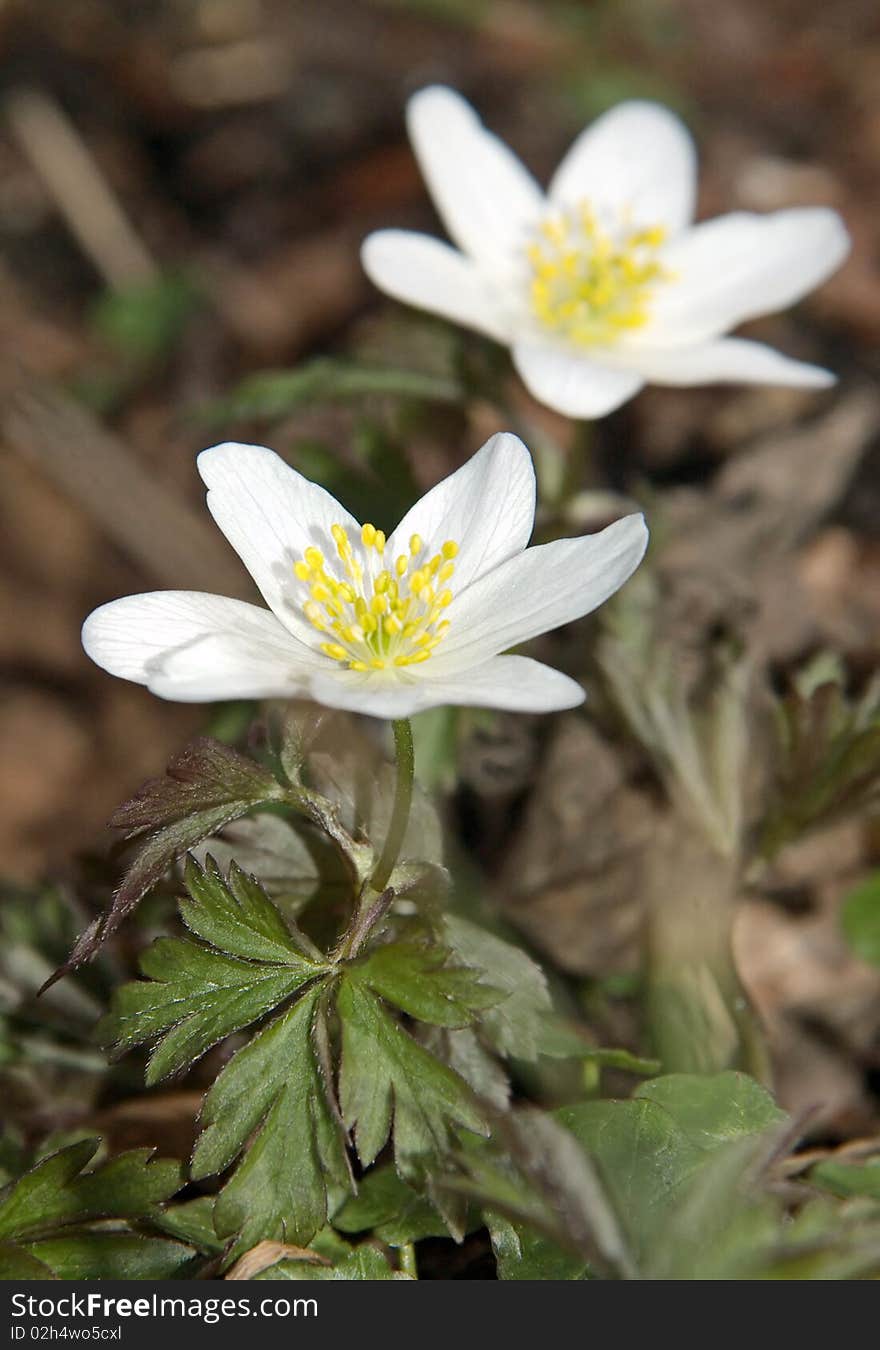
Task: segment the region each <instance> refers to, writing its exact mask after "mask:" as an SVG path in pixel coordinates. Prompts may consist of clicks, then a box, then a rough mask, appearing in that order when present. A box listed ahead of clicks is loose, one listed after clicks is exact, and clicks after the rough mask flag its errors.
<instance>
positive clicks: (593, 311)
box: [449, 203, 672, 556]
mask: <svg viewBox="0 0 880 1350" xmlns="http://www.w3.org/2000/svg"><path fill="white" fill-rule="evenodd" d="M665 242H666V231H665V229H664V228H663V227H662V226H660V225H657V226H642V227H639V228H634V227H632V226H631V225H630V224H629V223H628V221H627V220H626V219H625V218H623V219H621V220H620V221H619V222H616V223H615V225H614V226H613V227H609V226H607V225H606V224H605V222H603V221H600V220H599V219H598V218H597V216H596V214H595V213H594V212H593V211H592V210H591V209H590V207H589V205H588V204H587V203H582V204H581V205H580V206H577V207H570V208H568V209H567V210H565V211H564V212H563V213H562V214H560V215H559V216H556V217H554V218H552V219H551V220H547V221H544V223H543V224H542V225H541V226H540V227H539V231H538V238H537V240H536V241H535V242H534V243H532V244H531V245H530V246H529V247H528V248H527V250H526V257H527V259H528V261H529V263H530V264H531V268H532V279H531V288H530V289H531V302H532V309H533V311H534V313H535V314H536V316H537V318H538V319H539V320H540V321H541V323H542V324H544V326H545V327H547V328H549V329H551V330H552V331H553V332H555V333H557V334H558V335H560V336H562V337H564V338H566V339H568V340H569V341H571V342H574V343H576V344H577V345H578V346H581V347H591V346H601V345H606V346H607V345H609V344H613V343H614V342H615V341H617V340H618V339H619V338H620V337H621V336H622V335H623V334H625V333H626V332H627V331H631V330H633V329H637V328H643V327H644V326H645V324H646V323H647V322H648V319H649V317H650V302H651V300H652V299H653V295H654V291H655V289H656V287H657V285H658V284H662V283H663V282H665V281H668V280H670V278H671V275H672V274H671V273H670V272H669V271H668V269H667V268H666V267H665V266H664V265H663V263H662V261H661V258H660V256H659V252H660V250H661V249H662V247H663V245H664V243H665ZM449 556H455V555H454V554H451V555H449Z"/></svg>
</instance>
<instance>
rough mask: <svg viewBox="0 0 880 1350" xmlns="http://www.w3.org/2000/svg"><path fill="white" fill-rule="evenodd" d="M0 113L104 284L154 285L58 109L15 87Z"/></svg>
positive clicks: (139, 248)
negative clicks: (4, 117)
mask: <svg viewBox="0 0 880 1350" xmlns="http://www.w3.org/2000/svg"><path fill="white" fill-rule="evenodd" d="M4 111H5V114H6V120H7V122H8V124H9V127H10V129H11V131H12V132H13V134H14V136H15V138H16V140H17V141H18V144H19V146H20V148H21V150H22V151H23V152H24V154H25V155H26V156H27V158H28V160H29V161H30V163H31V164H32V165H33V167H34V169H35V170H36V171H37V173H38V174H39V175H40V177H41V178H42V180H43V182H44V183H45V185H46V187H47V188H48V190H49V192H50V193H51V195H52V197H53V198H54V200H55V203H56V205H57V206H58V209H59V211H60V212H61V214H62V215H63V216H64V219H65V220H66V222H67V224H68V226H69V227H70V230H71V232H72V233H73V234H74V235H75V236H76V238H77V240H78V241H79V244H80V246H81V248H82V249H83V251H84V252H85V253H86V254H87V255H88V257H89V258H91V260H92V262H93V263H94V265H95V267H96V268H97V269H98V271H99V272H100V273H101V275H102V276H103V277H104V279H105V281H106V282H107V283H108V285H110V286H113V287H116V288H124V287H126V286H132V285H138V284H143V283H145V282H150V281H154V280H155V279H156V276H157V275H158V268H157V267H156V264H155V263H154V262H153V259H152V258H151V257H150V255H149V253H148V252H147V249H146V248H145V246H144V244H143V243H142V242H141V240H140V238H139V237H138V235H137V233H136V232H135V230H134V229H133V227H132V226H131V224H130V223H129V221H128V219H127V218H126V216H125V213H124V212H123V210H122V208H121V206H120V205H119V203H118V201H117V200H116V197H115V196H114V194H113V192H112V191H111V189H110V187H109V185H108V183H107V180H106V179H105V177H104V175H103V174H102V173H101V170H100V169H99V168H98V165H97V164H96V163H95V160H94V158H93V156H92V154H91V152H90V151H89V149H88V147H87V146H86V144H85V142H84V141H83V139H82V137H81V136H80V135H79V132H78V131H77V130H76V128H75V127H74V126H73V124H72V123H71V122H70V121H69V119H68V118H67V116H66V115H65V114H64V112H63V111H62V109H61V108H60V107H59V106H58V104H57V103H56V102H55V101H54V100H53V99H51V98H49V97H48V95H46V94H44V93H43V92H42V91H41V90H39V89H29V88H18V89H13V90H12V91H11V93H10V94H8V95H7V98H6V100H5V105H4Z"/></svg>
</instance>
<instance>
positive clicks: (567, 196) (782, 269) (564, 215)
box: [362, 87, 849, 417]
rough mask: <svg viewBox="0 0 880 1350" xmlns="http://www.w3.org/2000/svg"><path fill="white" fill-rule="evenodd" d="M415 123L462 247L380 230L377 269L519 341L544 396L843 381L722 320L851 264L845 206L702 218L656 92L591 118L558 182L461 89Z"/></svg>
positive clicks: (438, 96)
mask: <svg viewBox="0 0 880 1350" xmlns="http://www.w3.org/2000/svg"><path fill="white" fill-rule="evenodd" d="M408 121H409V130H410V136H411V139H412V143H413V147H414V150H415V153H416V157H417V158H418V161H419V164H420V165H421V168H422V172H423V174H424V176H425V180H426V182H427V185H428V188H429V190H430V192H431V195H432V197H433V199H434V202H435V205H436V207H437V211H438V213H439V215H440V217H441V219H442V220H443V223H444V224H445V226H446V229H447V230H448V232H449V235H450V236H451V238H452V239H453V240H454V242H455V243H456V244H457V246H458V249H453V248H451V247H449V245H447V244H444V243H442V242H441V241H440V240H438V239H434V238H430V237H429V236H427V235H423V234H416V233H413V232H410V231H405V230H381V231H379V232H378V233H376V234H372V235H370V236H369V238H367V239H366V241H365V243H364V246H363V255H362V256H363V263H364V267H365V269H366V271H367V273H368V275H369V276H370V277H371V279H372V280H373V282H374V283H375V284H376V285H377V286H378V287H379V288H380V289H381V290H383V291H386V292H387V293H388V294H389V295H392V296H394V297H396V298H397V299H399V300H403V301H405V302H406V303H408V304H411V305H415V306H417V307H419V308H422V309H427V310H430V311H431V312H433V313H435V314H440V315H442V316H444V317H445V318H448V319H451V320H453V321H454V322H456V323H460V324H463V325H465V326H466V327H470V328H474V329H476V330H478V331H479V332H482V333H485V334H487V335H488V336H489V337H492V338H494V339H496V340H497V341H498V342H502V343H505V344H508V345H509V346H510V347H511V349H512V354H513V360H514V364H515V366H516V368H517V370H518V371H519V373H520V375H521V377H522V379H523V381H524V383H525V384H526V385H527V387H528V388H529V390H530V391H531V392H532V394H533V395H534V396H535V398H537V399H539V400H540V401H541V402H543V403H546V404H548V405H549V406H550V407H552V408H555V409H557V410H558V411H559V412H562V413H565V414H566V415H568V416H571V417H599V416H602V415H604V414H605V413H608V412H611V411H612V410H613V409H614V408H617V407H618V406H619V405H620V404H621V403H624V402H625V401H626V400H627V399H628V398H631V397H632V396H633V395H634V394H636V393H637V392H638V391H639V389H641V388H642V386H643V385H644V384H646V383H654V384H666V385H692V384H709V383H714V382H716V381H724V382H741V381H743V382H746V383H762V384H763V383H766V384H789V385H803V386H813V387H816V388H821V387H822V386H825V385H828V384H831V383H833V378H834V377H833V376H832V375H831V374H830V373H829V372H828V371H826V370H822V369H820V368H819V367H817V366H812V365H807V364H805V363H803V362H800V361H794V360H791V359H789V358H788V357H786V356H783V355H782V354H781V353H779V352H777V351H774V350H773V349H772V348H771V347H767V346H765V345H763V344H762V343H758V342H752V341H746V340H744V339H742V338H731V337H727V336H725V334H727V333H728V332H729V331H730V330H731V329H733V328H735V327H736V326H737V325H738V324H740V323H742V322H744V321H745V320H747V319H753V318H756V317H757V316H759V315H763V314H770V313H773V312H774V311H776V310H780V309H784V308H786V307H787V306H789V305H791V304H793V303H794V302H795V301H797V300H799V299H800V298H801V297H802V296H804V295H806V293H807V292H808V291H811V290H812V289H813V288H814V287H816V286H819V285H821V283H822V282H823V281H825V279H826V278H827V277H828V276H830V274H831V273H832V272H833V271H834V270H835V269H836V268H837V267H838V266H839V265H840V263H841V262H842V261H843V259H844V258H845V256H846V254H847V251H848V248H849V239H848V236H847V233H846V230H845V228H844V225H843V223H842V221H841V219H840V217H839V216H838V215H837V213H836V212H835V211H832V210H829V209H825V208H807V207H804V208H796V209H791V210H784V211H776V212H773V213H771V214H769V215H757V214H753V213H750V212H745V211H737V212H734V213H732V214H730V215H725V216H719V217H718V218H717V219H714V220H710V221H705V222H702V223H700V224H697V225H695V224H694V223H693V214H694V203H695V196H696V157H695V153H694V147H693V142H692V140H691V138H690V135H689V134H688V131H687V129H686V128H685V127H684V125H683V124H682V122H681V121H680V120H679V119H678V118H677V117H675V116H674V115H673V114H672V113H671V112H670V111H669V110H668V109H666V108H664V107H662V106H661V105H659V104H655V103H649V102H642V101H633V102H627V103H621V104H619V105H618V106H617V107H615V108H613V109H612V110H611V111H610V112H608V113H606V114H605V115H604V116H602V117H600V118H599V119H598V121H596V122H595V123H594V124H593V125H592V126H590V127H588V128H587V129H586V130H585V131H583V132H582V133H581V135H580V136H579V137H578V138H577V140H576V141H575V142H574V144H573V146H572V147H571V149H570V150H569V151H568V153H567V155H566V156H565V158H564V159H563V161H562V163H561V165H560V166H559V168H558V169H557V171H556V173H555V174H554V176H553V178H552V180H551V183H550V186H549V189H548V190H547V193H546V194H545V193H544V192H542V190H541V188H540V187H539V185H538V184H537V182H536V181H535V180H534V178H533V177H532V176H531V174H530V173H529V172H528V171H527V170H526V169H525V168H524V167H523V165H522V164H521V163H520V162H519V161H518V160H517V159H516V157H515V156H514V155H513V154H512V153H511V151H510V150H509V149H508V148H507V147H506V146H505V145H504V144H503V143H502V142H501V141H500V140H498V139H497V137H495V136H494V135H492V134H491V133H490V132H489V131H487V130H486V129H485V128H484V127H483V125H482V124H481V122H480V121H479V119H478V118H477V116H476V114H475V113H474V111H473V109H472V108H471V107H470V106H469V104H467V103H466V102H465V100H464V99H463V98H461V96H460V95H458V94H457V93H455V92H454V91H453V90H451V89H444V88H440V87H431V88H428V89H423V90H422V91H421V92H420V93H418V94H416V95H415V96H414V97H413V98H412V99H411V101H410V104H409V109H408Z"/></svg>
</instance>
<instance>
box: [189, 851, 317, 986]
mask: <svg viewBox="0 0 880 1350" xmlns="http://www.w3.org/2000/svg"><path fill="white" fill-rule="evenodd" d="M184 879H185V881H186V888H187V891H188V892H189V895H188V898H185V899H183V900H181V902H180V917H181V918H182V919H183V922H184V923H185V924H186V926H187V928H188V929H189V930H190V932H191V933H195V935H196V937H200V938H202V940H203V941H204V942H208V943H210V945H211V946H212V947H216V948H218V950H220V951H223V952H229V953H230V955H233V956H241V957H243V958H244V959H245V960H247V961H269V962H275V963H276V964H277V963H279V962H282V963H286V962H289V961H290V960H291V958H293V960H294V961H299V960H300V959H301V958H303V957H305V958H306V959H308V960H312V959H314V956H315V952H314V950H313V949H312V948H311V946H310V945H309V946H308V947H307V946H306V944H305V942H304V940H303V938H302V935H301V934H298V933H295V932H294V931H293V930H292V929H291V928H290V927H289V926H288V925H287V924H286V923H285V922H284V919H283V918H282V917H281V914H280V913H279V911H278V910H277V909H276V908H275V906H274V905H273V904H272V901H271V900H270V899H269V897H268V896H267V895H266V892H265V891H264V890H263V888H262V886H261V885H260V883H259V882H258V881H257V879H256V878H255V877H251V876H248V875H247V874H246V873H245V872H243V871H242V870H241V868H240V867H239V866H238V864H237V863H235V862H233V863H232V865H231V866H230V868H229V877H228V881H227V882H224V880H223V877H222V876H221V874H220V871H219V869H218V867H217V865H216V863H214V862H213V860H212V859H210V858H209V859H208V862H207V866H206V867H205V868H204V869H202V868H201V867H200V866H199V865H198V863H196V862H195V861H194V860H193V859H192V858H190V859H188V860H187V865H186V870H185V872H184Z"/></svg>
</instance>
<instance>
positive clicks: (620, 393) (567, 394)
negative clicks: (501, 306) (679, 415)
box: [513, 342, 644, 417]
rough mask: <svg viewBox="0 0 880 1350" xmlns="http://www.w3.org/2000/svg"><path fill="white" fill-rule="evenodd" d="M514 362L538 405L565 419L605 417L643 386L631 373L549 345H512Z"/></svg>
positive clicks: (637, 376)
mask: <svg viewBox="0 0 880 1350" xmlns="http://www.w3.org/2000/svg"><path fill="white" fill-rule="evenodd" d="M513 363H514V365H515V366H516V368H517V370H518V371H519V373H520V375H521V376H522V379H523V383H524V384H525V386H526V388H527V389H528V390H529V392H530V393H532V394H534V396H535V398H536V399H537V400H538V401H539V403H546V404H547V406H548V407H549V408H555V409H556V411H557V412H561V413H563V414H564V415H565V416H566V417H604V416H605V414H606V413H610V412H613V411H614V409H615V408H619V407H620V405H621V403H625V402H626V401H627V399H629V398H632V396H633V394H637V393H638V391H639V390H640V389H641V387H642V384H643V383H644V381H643V380H642V379H641V377H640V376H639V375H638V374H636V373H635V372H634V371H632V370H625V369H623V368H620V367H611V366H604V365H600V364H599V363H598V362H597V361H591V360H590V359H589V358H588V357H586V356H581V355H580V353H579V352H576V351H568V350H566V349H565V348H564V347H556V346H551V345H550V344H549V343H542V342H517V343H515V344H514V347H513Z"/></svg>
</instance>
